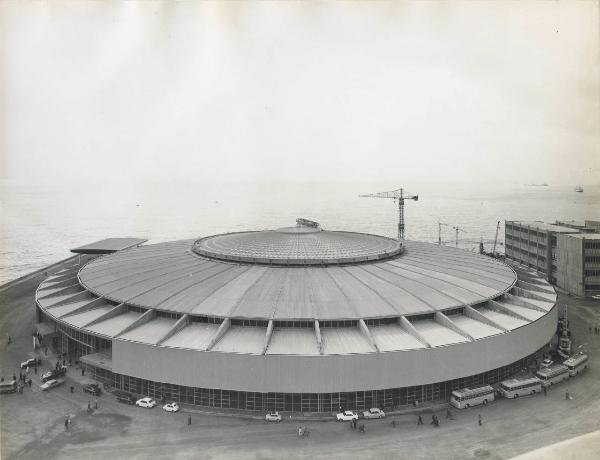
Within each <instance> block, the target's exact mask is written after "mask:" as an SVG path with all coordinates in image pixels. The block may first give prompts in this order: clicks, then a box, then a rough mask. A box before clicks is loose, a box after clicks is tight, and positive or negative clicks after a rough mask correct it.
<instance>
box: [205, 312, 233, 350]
mask: <svg viewBox="0 0 600 460" xmlns="http://www.w3.org/2000/svg"><path fill="white" fill-rule="evenodd" d="M230 327H231V320H230V319H229V318H225V319H224V320H223V322H222V323H221V325H220V326H219V329H217V331H216V332H215V335H213V336H212V338H211V339H210V342H209V343H208V346H207V347H206V350H207V351H208V350H210V349H211V348H212V347H214V346H215V345H216V344H217V342H218V341H219V340H221V337H223V336H224V335H225V333H226V332H227V330H228V329H229V328H230Z"/></svg>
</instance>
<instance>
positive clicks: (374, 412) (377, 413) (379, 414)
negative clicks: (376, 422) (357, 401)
mask: <svg viewBox="0 0 600 460" xmlns="http://www.w3.org/2000/svg"><path fill="white" fill-rule="evenodd" d="M363 417H364V418H384V417H385V412H383V411H382V410H381V409H377V408H376V407H372V408H371V409H369V410H367V411H364V412H363Z"/></svg>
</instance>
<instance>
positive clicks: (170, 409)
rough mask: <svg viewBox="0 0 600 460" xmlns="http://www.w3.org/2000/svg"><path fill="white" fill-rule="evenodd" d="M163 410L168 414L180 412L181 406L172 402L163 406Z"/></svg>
mask: <svg viewBox="0 0 600 460" xmlns="http://www.w3.org/2000/svg"><path fill="white" fill-rule="evenodd" d="M163 410H166V411H167V412H179V404H177V403H176V402H170V403H167V404H165V405H164V406H163Z"/></svg>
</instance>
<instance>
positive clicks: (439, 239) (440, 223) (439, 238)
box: [438, 219, 449, 246]
mask: <svg viewBox="0 0 600 460" xmlns="http://www.w3.org/2000/svg"><path fill="white" fill-rule="evenodd" d="M442 225H445V226H446V227H447V226H448V225H449V224H446V223H445V222H440V221H439V219H438V244H439V245H440V246H441V245H442Z"/></svg>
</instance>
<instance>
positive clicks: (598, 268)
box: [557, 233, 600, 297]
mask: <svg viewBox="0 0 600 460" xmlns="http://www.w3.org/2000/svg"><path fill="white" fill-rule="evenodd" d="M557 243H558V246H557V249H558V254H559V260H558V271H557V284H558V286H559V287H561V288H563V289H565V290H566V291H568V292H570V293H572V294H575V295H578V296H583V297H588V296H592V295H594V294H600V233H578V234H574V235H559V236H558V239H557Z"/></svg>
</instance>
